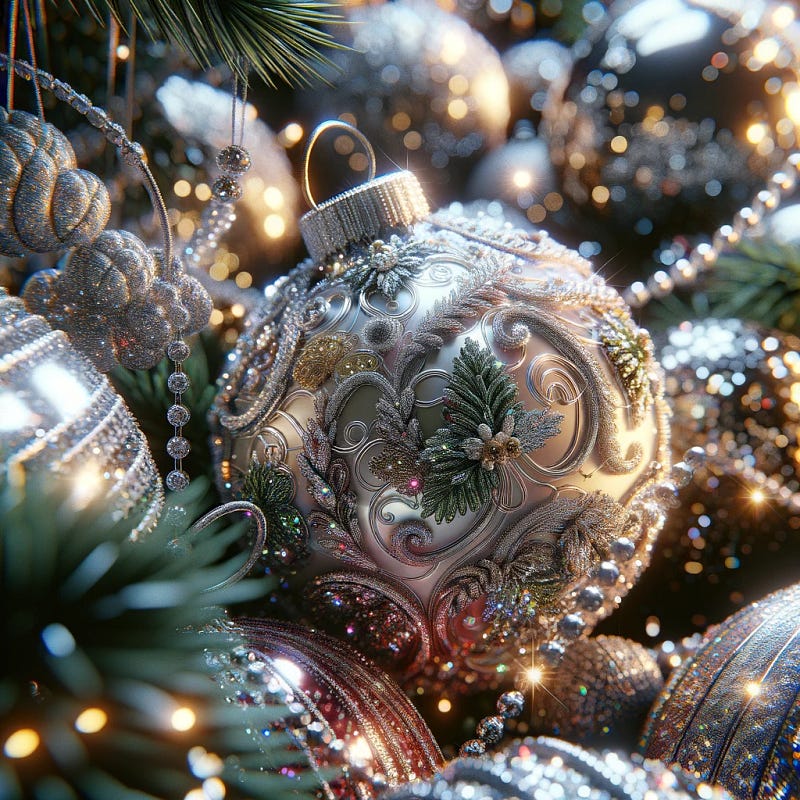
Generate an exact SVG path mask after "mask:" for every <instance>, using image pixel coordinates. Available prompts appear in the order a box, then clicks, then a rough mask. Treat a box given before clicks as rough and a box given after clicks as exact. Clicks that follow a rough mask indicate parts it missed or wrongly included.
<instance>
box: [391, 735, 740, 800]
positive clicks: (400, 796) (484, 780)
mask: <svg viewBox="0 0 800 800" xmlns="http://www.w3.org/2000/svg"><path fill="white" fill-rule="evenodd" d="M383 797H384V798H385V800H412V799H413V798H430V800H517V798H519V800H562V798H573V797H574V798H577V797H579V798H581V800H583V799H584V798H586V800H639V799H640V798H646V800H692V798H698V800H700V799H702V800H730V796H729V795H728V794H727V792H725V791H723V790H722V789H719V788H716V787H712V786H710V785H709V784H708V783H705V782H703V781H699V780H697V779H696V778H694V777H692V776H691V775H689V774H688V773H684V772H681V771H680V770H670V769H667V768H666V767H664V766H663V765H662V764H659V763H658V762H657V761H644V760H641V759H638V758H637V757H636V756H634V757H633V758H628V757H627V756H624V755H619V754H617V753H614V752H605V753H596V752H594V751H592V750H585V749H583V748H582V747H579V746H577V745H574V744H569V743H567V742H564V741H562V740H560V739H551V738H548V737H544V736H541V737H539V738H537V739H533V738H527V739H523V740H522V741H518V742H515V743H514V744H513V745H511V747H509V748H508V749H507V750H505V751H502V752H499V753H497V754H495V755H493V756H489V755H487V756H483V757H480V758H459V759H457V760H456V761H451V762H450V763H449V764H448V765H447V766H446V767H445V768H444V770H442V772H441V773H439V774H438V775H437V776H436V777H434V778H433V779H432V780H430V781H425V782H418V783H411V784H406V785H405V786H401V787H400V788H398V789H394V790H392V791H389V792H386V793H385V794H384V796H383Z"/></svg>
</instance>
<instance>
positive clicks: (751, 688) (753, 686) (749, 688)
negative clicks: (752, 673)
mask: <svg viewBox="0 0 800 800" xmlns="http://www.w3.org/2000/svg"><path fill="white" fill-rule="evenodd" d="M744 690H745V692H747V694H748V695H750V697H758V695H760V694H761V684H760V683H759V682H758V681H748V682H747V683H746V684H745V685H744Z"/></svg>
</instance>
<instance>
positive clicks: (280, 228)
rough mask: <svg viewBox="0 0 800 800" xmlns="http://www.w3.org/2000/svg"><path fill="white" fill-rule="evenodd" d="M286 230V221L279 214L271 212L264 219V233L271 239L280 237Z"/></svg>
mask: <svg viewBox="0 0 800 800" xmlns="http://www.w3.org/2000/svg"><path fill="white" fill-rule="evenodd" d="M285 232H286V223H285V222H284V221H283V217H281V216H280V215H279V214H270V215H269V216H268V217H267V218H266V219H265V220H264V233H266V234H267V236H269V238H270V239H280V238H281V236H283V234H284V233H285Z"/></svg>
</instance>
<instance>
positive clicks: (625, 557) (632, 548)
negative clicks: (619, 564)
mask: <svg viewBox="0 0 800 800" xmlns="http://www.w3.org/2000/svg"><path fill="white" fill-rule="evenodd" d="M611 551H612V552H613V553H614V557H615V558H617V559H618V560H619V561H629V560H630V559H631V558H633V554H634V553H635V552H636V545H635V544H634V543H633V542H632V541H631V540H630V539H628V537H627V536H621V537H620V538H619V539H617V540H616V541H615V542H613V543H612V544H611Z"/></svg>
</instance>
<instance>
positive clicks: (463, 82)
mask: <svg viewBox="0 0 800 800" xmlns="http://www.w3.org/2000/svg"><path fill="white" fill-rule="evenodd" d="M347 18H348V20H349V21H350V22H351V23H353V24H352V27H350V28H349V29H348V34H349V35H352V40H350V39H347V41H346V42H345V43H346V44H348V45H350V46H352V48H353V49H352V50H348V51H343V52H342V53H339V54H337V55H336V56H335V58H334V60H335V61H336V63H337V65H338V66H339V67H340V69H341V71H337V72H331V73H330V75H328V76H327V80H328V81H329V82H330V84H331V85H330V86H329V87H325V88H324V89H321V87H319V86H314V87H312V88H311V89H309V90H306V91H304V92H301V93H300V95H299V104H300V107H301V108H302V109H303V112H302V116H303V117H304V118H305V119H307V120H308V121H309V122H311V123H312V125H313V124H316V123H318V122H321V121H322V120H324V119H328V118H333V117H336V116H339V117H340V118H341V119H344V120H346V121H348V122H351V123H352V124H354V125H357V126H358V127H359V128H360V129H361V130H362V131H363V132H364V133H365V134H366V135H367V137H368V138H369V139H370V140H371V141H372V143H373V145H374V146H375V147H376V148H377V149H378V150H379V151H380V152H382V153H385V154H386V155H387V156H388V157H389V158H390V159H391V160H392V161H393V162H394V163H395V164H398V165H400V166H401V167H404V168H405V167H409V168H411V169H414V170H417V171H418V172H419V173H420V174H421V175H428V176H430V177H429V178H428V179H426V180H425V183H426V185H430V187H431V189H434V188H435V189H436V191H437V192H438V193H443V192H447V193H448V195H456V194H457V193H458V191H459V190H460V189H462V188H463V177H462V176H463V175H464V174H465V172H464V169H463V168H466V167H469V165H471V164H473V163H475V161H476V160H477V159H478V158H479V157H480V155H481V154H482V153H484V152H486V151H487V150H490V149H491V148H493V147H496V146H497V145H499V144H502V143H503V142H504V141H505V139H506V126H507V124H508V119H509V108H508V81H507V80H506V76H505V73H504V72H503V67H502V64H501V63H500V56H499V55H498V54H497V51H496V50H495V49H494V48H493V47H492V46H491V45H490V44H489V43H488V42H487V41H486V40H485V39H484V38H483V36H481V35H480V34H479V33H477V32H476V31H474V30H472V29H471V28H470V27H469V25H467V23H466V22H464V21H463V20H461V19H459V18H458V17H457V16H455V15H454V14H449V13H447V12H445V11H442V10H441V9H439V8H437V7H436V5H435V4H434V3H433V2H425V0H399V2H393V3H385V4H382V5H378V6H366V7H364V8H359V9H355V10H353V11H351V12H349V13H348V15H347ZM332 145H333V150H331V151H328V150H327V146H326V144H324V143H323V145H322V154H321V155H320V156H319V157H320V159H321V161H322V160H323V159H324V163H326V164H327V165H328V166H327V172H328V175H327V178H326V176H325V175H321V174H317V175H315V180H316V181H317V182H319V183H320V184H321V185H320V186H318V187H317V188H316V192H317V194H319V195H321V196H323V197H329V196H331V195H332V194H333V193H334V192H335V191H336V189H337V187H340V186H341V185H342V180H341V178H342V174H343V172H342V171H341V170H339V169H338V168H337V167H336V164H337V162H340V161H342V159H341V158H336V157H335V156H331V155H329V152H330V153H331V154H332V153H334V151H335V153H336V154H339V156H342V155H344V156H348V160H347V164H348V166H349V169H350V170H351V171H356V172H362V173H363V172H364V171H365V170H366V168H367V164H368V160H367V158H366V157H365V156H364V154H363V153H361V152H359V151H357V149H356V148H355V143H354V140H353V138H352V137H350V136H348V135H347V134H346V133H345V132H342V134H341V135H340V136H338V137H336V138H335V139H334V140H333V143H332ZM434 175H435V176H436V178H435V180H434V179H433V176H434ZM436 187H439V188H436Z"/></svg>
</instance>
